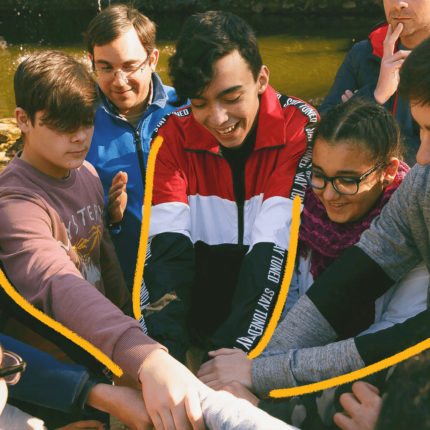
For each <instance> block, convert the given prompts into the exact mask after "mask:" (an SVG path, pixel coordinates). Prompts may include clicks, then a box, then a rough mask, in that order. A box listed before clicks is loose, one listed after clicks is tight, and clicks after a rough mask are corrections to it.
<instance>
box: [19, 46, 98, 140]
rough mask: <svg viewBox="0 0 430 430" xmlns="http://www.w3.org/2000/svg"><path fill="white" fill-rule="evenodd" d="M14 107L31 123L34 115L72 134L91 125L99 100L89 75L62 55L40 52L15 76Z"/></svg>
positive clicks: (66, 56)
mask: <svg viewBox="0 0 430 430" xmlns="http://www.w3.org/2000/svg"><path fill="white" fill-rule="evenodd" d="M14 89H15V102H16V106H17V107H20V108H22V109H24V110H25V112H26V113H27V115H28V117H29V118H30V121H31V123H32V124H33V125H34V118H35V115H36V113H37V112H39V111H43V112H44V113H43V116H42V118H41V120H42V122H43V123H44V125H46V126H47V127H49V128H52V129H55V130H58V131H62V132H73V131H76V130H77V129H78V128H80V127H82V126H88V127H89V126H91V125H93V124H94V115H95V111H96V105H97V100H98V94H97V87H96V83H95V81H94V79H93V78H92V76H91V73H90V71H89V70H88V68H87V67H86V66H84V65H83V64H82V63H80V62H79V61H77V60H75V59H74V58H73V57H71V56H70V55H68V54H65V53H64V52H61V51H50V50H49V51H41V52H37V53H34V54H31V55H29V56H28V57H26V58H25V59H24V60H23V61H22V62H21V63H20V65H19V66H18V68H17V70H16V72H15V76H14Z"/></svg>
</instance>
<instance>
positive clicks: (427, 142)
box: [417, 132, 430, 166]
mask: <svg viewBox="0 0 430 430" xmlns="http://www.w3.org/2000/svg"><path fill="white" fill-rule="evenodd" d="M420 137H421V144H420V147H419V148H418V152H417V163H418V164H421V166H426V165H427V164H430V132H427V133H423V132H421V136H420Z"/></svg>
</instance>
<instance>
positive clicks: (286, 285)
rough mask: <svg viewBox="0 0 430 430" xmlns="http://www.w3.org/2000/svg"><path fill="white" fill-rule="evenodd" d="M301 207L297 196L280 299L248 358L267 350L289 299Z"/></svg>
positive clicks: (294, 202) (294, 203)
mask: <svg viewBox="0 0 430 430" xmlns="http://www.w3.org/2000/svg"><path fill="white" fill-rule="evenodd" d="M300 205H301V200H300V197H299V196H296V197H295V198H294V201H293V215H292V219H291V231H290V243H289V246H288V255H287V264H286V265H285V272H284V277H283V278H282V283H281V288H280V290H279V294H278V299H277V300H276V304H275V308H274V309H273V313H272V316H271V317H270V321H269V324H268V325H267V327H266V330H265V331H264V333H263V336H261V339H260V341H259V342H258V343H257V345H256V346H255V348H254V349H253V350H252V351H250V352H249V354H248V358H249V359H252V358H256V357H258V356H259V355H260V354H261V352H262V351H263V350H264V348H266V346H267V344H268V343H269V340H270V338H271V337H272V334H273V332H274V331H275V328H276V326H277V324H278V321H279V318H280V317H281V313H282V309H283V308H284V304H285V300H286V299H287V295H288V290H289V289H290V283H291V278H292V276H293V270H294V264H295V261H296V253H297V243H298V240H299V226H300Z"/></svg>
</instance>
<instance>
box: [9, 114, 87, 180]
mask: <svg viewBox="0 0 430 430" xmlns="http://www.w3.org/2000/svg"><path fill="white" fill-rule="evenodd" d="M42 117H43V111H39V112H36V115H35V118H34V124H32V123H31V121H30V119H29V118H28V116H27V115H26V113H25V111H24V110H23V109H21V108H17V109H16V111H15V118H16V120H17V123H18V126H19V127H20V128H21V130H22V132H23V133H24V136H25V142H24V149H23V151H22V154H21V159H22V160H24V161H26V162H27V163H29V164H30V165H32V166H33V167H35V168H36V169H38V170H39V171H41V172H42V173H45V174H46V175H49V176H53V177H55V178H64V177H66V176H67V175H68V174H69V171H70V169H76V168H78V167H80V166H81V165H82V163H83V162H84V160H85V157H86V155H87V152H88V149H89V148H90V143H91V139H92V136H93V127H81V128H79V129H78V130H76V131H75V132H73V133H63V132H57V131H55V130H52V129H50V128H48V127H47V126H46V125H43V123H42V121H41V118H42Z"/></svg>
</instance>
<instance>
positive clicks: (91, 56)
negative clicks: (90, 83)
mask: <svg viewBox="0 0 430 430" xmlns="http://www.w3.org/2000/svg"><path fill="white" fill-rule="evenodd" d="M88 58H89V59H90V61H91V64H92V66H93V70H94V56H93V55H91V54H90V53H88Z"/></svg>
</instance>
